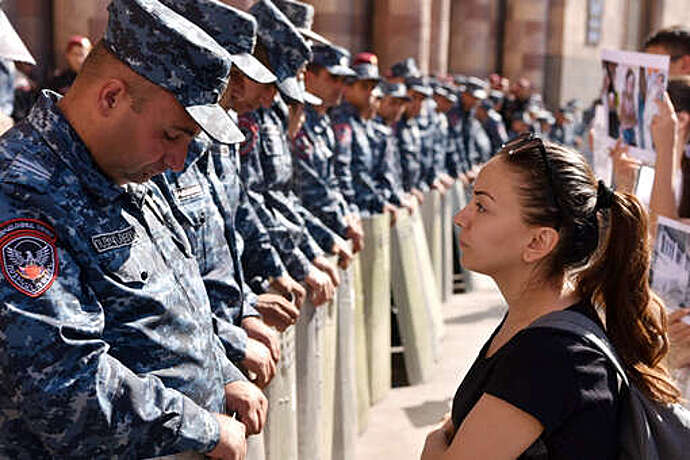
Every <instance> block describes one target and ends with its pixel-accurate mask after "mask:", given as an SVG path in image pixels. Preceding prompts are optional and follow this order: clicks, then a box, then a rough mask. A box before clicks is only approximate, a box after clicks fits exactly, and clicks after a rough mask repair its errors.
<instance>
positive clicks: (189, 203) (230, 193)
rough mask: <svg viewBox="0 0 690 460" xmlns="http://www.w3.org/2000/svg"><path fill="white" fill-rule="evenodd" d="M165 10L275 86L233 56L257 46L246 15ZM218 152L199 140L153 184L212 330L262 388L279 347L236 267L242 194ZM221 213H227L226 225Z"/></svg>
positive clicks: (196, 5)
mask: <svg viewBox="0 0 690 460" xmlns="http://www.w3.org/2000/svg"><path fill="white" fill-rule="evenodd" d="M163 3H166V4H169V5H170V6H171V7H172V8H173V9H175V10H176V11H177V12H178V13H180V14H182V15H184V16H185V17H186V18H188V19H190V20H192V22H194V23H195V24H197V25H198V26H200V27H201V28H202V29H204V30H205V31H206V32H208V33H209V34H210V35H211V36H212V37H213V38H214V39H215V40H216V41H217V42H218V43H219V44H221V45H222V46H223V47H224V48H225V49H227V50H228V52H231V53H232V56H233V62H236V63H237V62H240V63H241V65H242V67H243V68H244V69H245V71H246V72H249V73H250V74H251V75H252V76H253V77H254V78H256V79H257V80H260V81H263V82H265V83H266V84H268V83H272V82H273V81H275V75H273V74H272V73H271V72H270V71H269V70H268V69H267V68H266V67H265V66H263V65H262V64H261V63H260V62H259V61H257V60H256V59H254V58H253V57H251V54H248V55H246V56H238V54H239V53H236V51H237V49H236V44H237V43H240V42H242V41H247V40H248V41H249V43H252V42H253V40H255V34H256V21H255V20H254V18H253V17H252V16H251V15H249V14H247V13H244V12H242V11H239V10H236V9H234V8H231V7H229V6H226V5H224V4H222V3H216V2H210V1H206V0H202V1H198V0H189V1H184V0H182V1H181V0H175V1H171V0H164V1H163ZM242 58H244V59H242ZM229 91H232V87H230V88H229ZM225 99H226V100H227V99H228V98H227V97H226V98H225ZM222 148H223V146H222V145H221V144H219V145H218V147H217V148H213V142H212V140H211V139H209V138H208V137H206V136H198V137H197V138H196V139H195V140H194V141H193V143H192V145H191V147H190V152H189V155H188V156H187V160H186V162H185V166H184V169H183V170H182V171H168V172H166V173H165V175H164V176H159V177H157V178H156V181H157V182H156V183H157V184H158V185H159V187H160V188H161V190H163V191H164V192H167V198H168V199H169V201H170V203H171V206H172V208H173V210H174V211H175V213H176V215H177V216H178V220H179V221H180V223H181V224H182V226H183V228H184V229H185V232H186V233H187V236H188V237H189V239H190V241H191V242H192V246H193V251H194V253H195V255H196V257H197V261H198V263H199V268H200V271H201V274H202V276H203V278H204V283H205V285H206V290H207V292H208V294H209V297H210V299H211V308H212V310H213V313H214V321H215V324H216V329H217V331H218V333H219V336H220V337H221V339H222V340H223V344H224V345H225V349H226V351H227V352H228V357H229V358H230V359H231V360H232V361H233V362H235V363H238V364H242V366H243V367H244V368H246V369H247V370H249V371H252V372H253V373H254V374H256V376H257V380H256V383H257V384H258V385H259V386H261V387H264V386H266V385H267V384H268V383H269V382H270V380H271V379H272V377H273V375H274V374H275V370H276V363H277V361H278V359H279V357H280V348H279V344H278V338H277V335H276V334H275V332H274V331H273V330H271V329H270V328H268V327H267V326H266V325H265V324H264V323H263V321H262V320H261V318H260V314H259V312H258V310H257V309H256V306H257V303H258V301H259V299H258V298H257V296H256V295H254V293H253V292H252V291H251V289H250V288H249V286H247V285H246V284H245V283H244V278H243V276H242V266H241V262H240V257H241V251H242V249H241V245H240V244H238V241H237V238H236V233H235V219H234V215H235V214H236V206H237V204H236V203H237V202H238V201H239V197H240V188H239V187H235V188H234V189H232V188H231V189H228V190H226V189H225V187H224V186H223V184H222V183H220V180H219V178H218V177H217V175H216V172H215V169H214V161H213V158H212V157H211V152H214V151H218V150H220V149H222ZM235 176H237V175H236V174H235ZM236 182H238V181H236ZM233 203H235V204H233ZM223 212H225V213H226V214H230V216H229V218H228V219H225V218H224V216H223ZM267 295H269V296H270V294H267ZM270 300H274V299H270ZM281 300H282V303H281V302H280V301H281ZM265 304H266V302H264V305H265ZM271 305H276V306H279V307H282V308H280V309H279V310H280V311H279V312H278V314H279V313H282V312H287V313H291V314H292V316H291V318H292V322H294V320H296V317H297V314H298V312H297V311H296V309H295V308H294V307H293V306H291V305H290V303H289V302H288V301H287V300H286V299H283V298H279V299H275V302H272V303H271ZM272 313H273V312H272ZM271 317H273V316H271ZM278 326H279V327H282V328H283V329H284V328H285V326H286V325H285V324H284V323H282V322H281V323H279V324H278ZM242 328H244V329H242ZM245 330H246V332H245ZM247 333H249V335H250V336H251V337H248V336H247Z"/></svg>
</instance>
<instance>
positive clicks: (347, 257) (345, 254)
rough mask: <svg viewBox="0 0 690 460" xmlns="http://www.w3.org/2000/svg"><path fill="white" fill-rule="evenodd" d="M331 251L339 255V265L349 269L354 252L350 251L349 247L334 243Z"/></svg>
mask: <svg viewBox="0 0 690 460" xmlns="http://www.w3.org/2000/svg"><path fill="white" fill-rule="evenodd" d="M331 253H332V254H333V255H336V256H338V266H339V267H340V268H342V269H343V270H347V267H349V266H350V263H351V262H352V252H350V250H349V249H348V248H346V247H344V246H341V245H339V244H338V243H334V244H333V250H332V251H331Z"/></svg>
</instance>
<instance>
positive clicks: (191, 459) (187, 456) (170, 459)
mask: <svg viewBox="0 0 690 460" xmlns="http://www.w3.org/2000/svg"><path fill="white" fill-rule="evenodd" d="M204 458H206V457H205V456H204V454H200V453H199V452H191V451H190V452H181V453H179V454H173V455H166V456H164V457H153V458H150V459H148V460H203V459H204Z"/></svg>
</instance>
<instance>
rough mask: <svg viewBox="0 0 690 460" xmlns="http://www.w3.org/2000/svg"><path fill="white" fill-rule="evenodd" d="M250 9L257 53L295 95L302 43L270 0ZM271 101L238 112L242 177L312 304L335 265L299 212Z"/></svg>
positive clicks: (279, 115) (281, 126)
mask: <svg viewBox="0 0 690 460" xmlns="http://www.w3.org/2000/svg"><path fill="white" fill-rule="evenodd" d="M250 13H251V14H252V15H253V16H254V17H255V18H256V19H257V22H258V35H259V38H260V42H259V45H258V46H259V48H260V52H261V53H263V54H265V55H266V56H267V61H268V63H269V64H270V68H271V69H272V70H274V71H275V72H276V76H277V77H278V87H279V89H281V91H286V92H290V93H291V94H293V98H295V99H300V98H301V97H302V96H301V95H302V91H301V88H300V87H299V83H298V80H297V78H296V75H297V73H298V71H299V69H300V67H302V66H303V65H304V63H305V62H306V61H307V60H308V58H309V53H310V49H309V46H308V44H307V43H306V41H305V40H304V39H303V38H302V37H301V36H300V34H299V33H298V32H297V31H296V29H295V28H294V26H293V25H292V24H291V23H290V22H289V21H288V20H287V18H286V17H285V15H283V14H282V13H281V12H280V11H279V10H278V9H277V8H276V7H275V5H273V4H272V3H270V2H268V1H260V2H258V3H256V4H255V5H254V6H253V7H252V8H251V10H250ZM276 101H279V102H277V103H274V105H273V106H272V107H271V108H270V109H263V108H262V109H259V110H256V111H254V112H251V113H249V114H244V115H242V116H240V119H239V122H240V127H241V128H242V130H243V132H244V133H245V136H246V137H247V139H246V141H245V142H244V143H243V144H242V145H241V147H240V158H241V165H242V166H241V174H242V179H243V181H244V183H245V184H246V186H247V191H248V195H249V198H250V200H251V202H252V204H253V205H254V208H255V210H256V211H257V214H258V215H259V217H260V218H261V219H262V222H263V223H264V225H265V227H266V229H267V230H268V231H269V234H270V235H271V239H272V241H273V244H274V247H275V248H276V249H277V250H278V252H279V253H280V255H281V257H282V259H283V261H284V262H285V264H286V266H287V268H288V270H289V272H290V274H291V276H293V277H294V278H295V279H296V280H298V281H302V280H304V281H305V283H306V284H307V285H308V286H309V288H310V290H311V295H312V301H313V302H314V303H315V304H317V305H318V304H321V303H324V302H326V301H328V300H330V299H331V298H332V297H333V295H334V293H335V291H334V284H335V283H334V281H336V280H337V279H338V278H337V270H336V269H335V267H333V266H332V265H331V264H330V263H328V261H327V260H326V259H325V258H324V257H323V252H322V251H321V250H320V248H319V246H318V245H317V244H316V243H315V242H314V240H313V238H312V237H311V235H310V234H309V233H308V231H307V230H306V224H305V222H304V218H303V214H300V212H299V210H300V209H301V208H302V206H301V204H300V203H299V200H298V199H297V197H296V196H295V195H294V193H293V192H292V159H291V154H290V151H289V146H288V143H287V134H286V129H287V108H286V106H285V104H284V102H283V101H282V99H281V98H280V96H279V95H276ZM276 104H277V105H276ZM305 252H306V253H305Z"/></svg>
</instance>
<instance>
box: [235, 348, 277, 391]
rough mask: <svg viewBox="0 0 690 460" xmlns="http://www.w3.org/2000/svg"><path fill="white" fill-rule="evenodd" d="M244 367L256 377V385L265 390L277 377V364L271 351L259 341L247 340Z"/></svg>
mask: <svg viewBox="0 0 690 460" xmlns="http://www.w3.org/2000/svg"><path fill="white" fill-rule="evenodd" d="M241 364H242V366H243V367H244V368H245V369H246V370H248V371H249V372H251V373H252V374H254V375H256V380H255V382H256V384H257V385H258V386H260V387H261V388H264V387H265V386H266V385H268V384H269V382H270V381H271V380H272V379H273V376H275V375H276V363H275V362H274V361H273V358H272V357H271V351H270V350H269V349H268V347H267V346H266V345H264V344H263V343H261V342H259V341H258V340H255V339H252V338H249V339H247V349H246V350H245V353H244V360H242V363H241Z"/></svg>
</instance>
